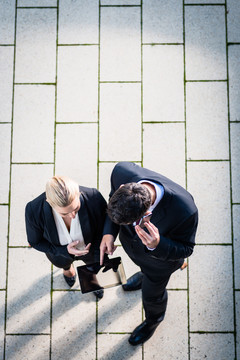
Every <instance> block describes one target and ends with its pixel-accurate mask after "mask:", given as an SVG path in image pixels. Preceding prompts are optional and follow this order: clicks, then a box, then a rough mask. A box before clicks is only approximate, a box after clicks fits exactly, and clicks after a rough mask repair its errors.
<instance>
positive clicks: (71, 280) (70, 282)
mask: <svg viewBox="0 0 240 360" xmlns="http://www.w3.org/2000/svg"><path fill="white" fill-rule="evenodd" d="M63 277H64V279H65V281H66V283H67V284H68V285H69V286H70V287H72V286H73V285H74V284H75V281H76V275H74V276H71V277H68V276H66V275H64V274H63Z"/></svg>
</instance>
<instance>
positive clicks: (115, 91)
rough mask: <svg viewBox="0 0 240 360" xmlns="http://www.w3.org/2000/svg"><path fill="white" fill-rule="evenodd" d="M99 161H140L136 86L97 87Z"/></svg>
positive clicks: (104, 85)
mask: <svg viewBox="0 0 240 360" xmlns="http://www.w3.org/2000/svg"><path fill="white" fill-rule="evenodd" d="M126 145H127V146H126ZM99 160H100V161H104V160H107V161H120V160H131V161H141V85H140V84H101V88H100V135H99Z"/></svg>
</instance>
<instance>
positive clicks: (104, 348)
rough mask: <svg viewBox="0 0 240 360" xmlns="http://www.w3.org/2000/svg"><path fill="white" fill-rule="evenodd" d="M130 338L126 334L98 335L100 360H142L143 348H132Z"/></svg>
mask: <svg viewBox="0 0 240 360" xmlns="http://www.w3.org/2000/svg"><path fill="white" fill-rule="evenodd" d="M128 338H129V335H125V334H100V335H98V360H113V359H114V360H129V359H131V360H141V359H142V347H141V346H135V347H133V346H131V345H130V344H129V343H128ZM110 344H111V346H110Z"/></svg>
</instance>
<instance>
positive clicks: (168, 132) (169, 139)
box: [143, 123, 185, 187]
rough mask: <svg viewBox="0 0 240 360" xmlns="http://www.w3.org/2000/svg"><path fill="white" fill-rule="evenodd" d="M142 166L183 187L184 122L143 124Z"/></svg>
mask: <svg viewBox="0 0 240 360" xmlns="http://www.w3.org/2000/svg"><path fill="white" fill-rule="evenodd" d="M163 149H164V151H163ZM156 154H158V155H157V156H158V161H157V162H156ZM143 166H144V167H146V168H148V169H151V170H154V171H156V172H158V173H160V174H163V175H164V176H167V177H169V178H170V179H172V180H173V181H175V182H177V183H178V184H180V185H182V186H183V187H185V126H184V123H182V124H179V123H172V124H171V123H168V124H144V127H143Z"/></svg>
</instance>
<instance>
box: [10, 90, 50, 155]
mask: <svg viewBox="0 0 240 360" xmlns="http://www.w3.org/2000/svg"><path fill="white" fill-rule="evenodd" d="M54 121H55V86H48V85H46V86H45V85H19V86H15V96H14V122H13V151H12V161H13V162H53V161H54Z"/></svg>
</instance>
